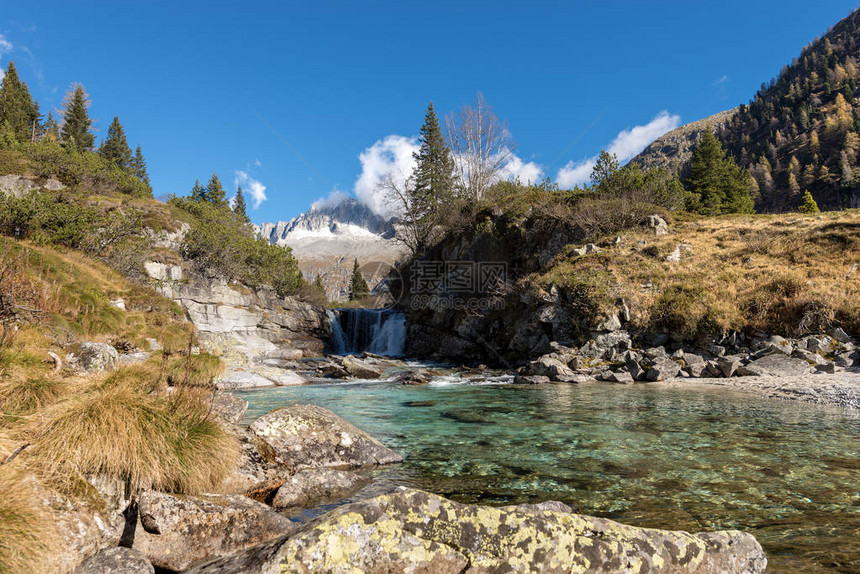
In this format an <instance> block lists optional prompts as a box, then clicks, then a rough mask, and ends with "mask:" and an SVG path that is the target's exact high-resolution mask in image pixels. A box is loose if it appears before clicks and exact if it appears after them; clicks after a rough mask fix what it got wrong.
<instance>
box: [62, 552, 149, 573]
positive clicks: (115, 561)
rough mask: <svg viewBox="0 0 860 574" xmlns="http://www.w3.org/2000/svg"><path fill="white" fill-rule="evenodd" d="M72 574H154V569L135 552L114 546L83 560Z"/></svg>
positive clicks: (141, 555) (143, 557) (142, 556)
mask: <svg viewBox="0 0 860 574" xmlns="http://www.w3.org/2000/svg"><path fill="white" fill-rule="evenodd" d="M74 574H155V568H154V567H153V566H152V564H151V563H150V562H149V560H147V559H146V557H145V556H144V555H143V554H141V553H140V552H138V551H137V550H133V549H131V548H125V547H122V546H115V547H113V548H107V549H105V550H101V551H99V552H97V553H96V554H94V555H93V556H90V557H89V558H87V559H86V560H84V562H83V563H82V564H81V565H80V566H78V567H77V568H76V569H75V572H74Z"/></svg>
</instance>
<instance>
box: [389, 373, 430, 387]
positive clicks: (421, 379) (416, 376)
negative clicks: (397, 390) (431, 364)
mask: <svg viewBox="0 0 860 574" xmlns="http://www.w3.org/2000/svg"><path fill="white" fill-rule="evenodd" d="M432 378H433V373H432V372H431V371H429V370H427V369H416V370H414V371H411V370H410V371H404V372H402V373H400V374H399V375H397V377H395V379H394V382H395V383H399V384H401V385H426V384H428V383H429V382H430V380H431V379H432Z"/></svg>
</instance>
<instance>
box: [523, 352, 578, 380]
mask: <svg viewBox="0 0 860 574" xmlns="http://www.w3.org/2000/svg"><path fill="white" fill-rule="evenodd" d="M526 374H527V375H538V376H541V377H549V378H550V379H551V380H553V381H565V380H571V379H572V378H573V377H574V376H575V375H576V373H574V372H573V370H572V369H571V368H570V367H568V366H567V365H565V364H564V363H562V362H561V361H559V360H558V359H555V358H553V357H548V356H546V355H544V356H543V357H540V358H539V359H536V360H534V361H532V362H531V363H529V364H528V366H527V367H526Z"/></svg>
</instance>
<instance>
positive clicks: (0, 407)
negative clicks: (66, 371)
mask: <svg viewBox="0 0 860 574" xmlns="http://www.w3.org/2000/svg"><path fill="white" fill-rule="evenodd" d="M66 388H67V387H66V384H65V383H64V382H63V381H62V380H60V379H59V378H57V377H54V376H50V375H47V376H39V377H35V378H31V377H28V376H25V375H23V374H21V373H16V372H13V373H12V374H11V376H9V377H8V378H6V379H0V416H8V417H18V416H26V415H30V414H33V413H34V412H36V411H37V410H40V409H42V408H44V407H46V406H48V405H50V404H53V403H55V402H56V401H57V400H59V399H60V398H61V397H62V396H63V395H64V394H65V392H66ZM0 422H2V419H0Z"/></svg>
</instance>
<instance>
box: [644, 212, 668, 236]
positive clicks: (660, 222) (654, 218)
mask: <svg viewBox="0 0 860 574" xmlns="http://www.w3.org/2000/svg"><path fill="white" fill-rule="evenodd" d="M645 224H646V225H647V226H648V227H650V228H651V229H652V230H653V231H654V235H667V234H668V233H669V224H667V223H666V220H665V219H663V218H662V217H660V216H659V215H649V216H648V218H647V219H646V220H645Z"/></svg>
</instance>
